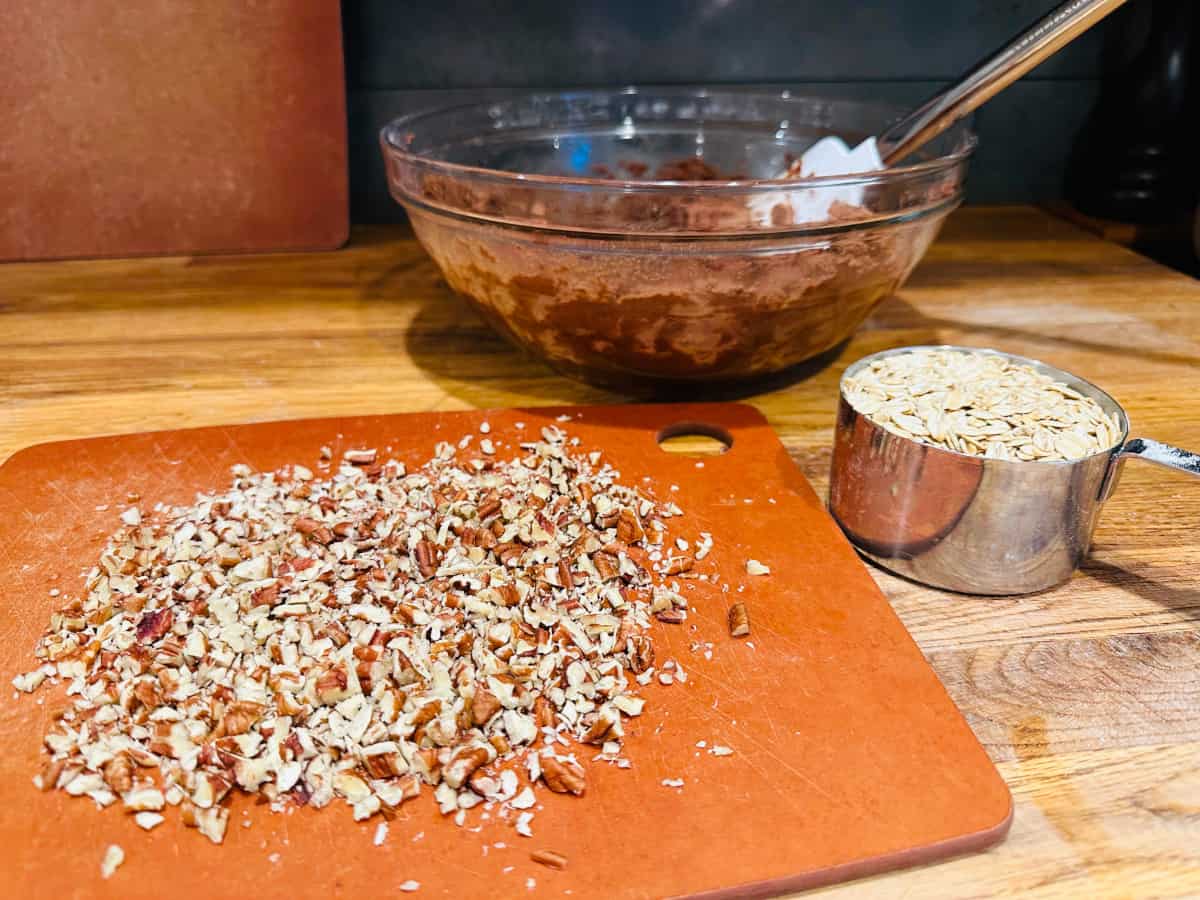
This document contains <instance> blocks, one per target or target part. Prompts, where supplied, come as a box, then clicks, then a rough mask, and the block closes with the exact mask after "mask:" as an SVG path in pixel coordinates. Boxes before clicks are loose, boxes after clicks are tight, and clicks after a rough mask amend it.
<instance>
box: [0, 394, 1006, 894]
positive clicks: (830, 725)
mask: <svg viewBox="0 0 1200 900" xmlns="http://www.w3.org/2000/svg"><path fill="white" fill-rule="evenodd" d="M560 415H570V416H572V421H571V422H570V423H568V424H566V425H564V426H563V427H565V428H567V429H568V431H569V432H570V433H571V434H574V435H577V436H578V437H579V438H580V439H581V449H583V450H591V449H599V450H602V451H603V452H604V454H605V456H606V458H607V459H608V460H609V461H610V462H612V463H613V464H614V465H615V466H616V467H617V468H618V469H619V470H620V472H621V474H622V479H623V480H624V481H625V482H626V483H637V484H638V485H639V486H641V487H643V488H645V489H647V490H649V491H651V492H652V493H654V494H655V495H656V496H658V497H660V498H668V497H669V498H673V499H674V500H675V501H676V502H677V503H678V504H679V505H680V506H681V507H682V508H683V509H684V512H685V517H684V518H680V519H672V520H671V523H670V524H671V525H672V528H673V530H674V531H676V532H677V533H683V534H684V535H685V536H688V537H689V538H693V539H694V538H695V537H696V536H697V535H698V533H699V532H701V531H707V532H711V533H712V535H713V537H714V538H715V541H716V545H715V547H714V548H713V551H712V554H711V555H710V556H709V557H708V559H706V560H704V561H703V562H702V563H699V564H698V568H697V571H700V572H704V571H716V572H719V573H720V575H721V577H722V579H723V580H724V581H726V582H728V583H729V584H730V585H731V588H730V593H729V594H723V593H722V592H721V590H720V588H719V587H717V586H715V585H712V584H709V583H707V582H698V583H697V582H692V583H693V584H697V587H696V588H695V589H694V590H691V589H687V588H685V593H686V595H687V596H688V597H689V599H690V600H691V601H692V607H693V611H692V613H691V616H690V618H689V619H688V621H687V623H686V624H684V625H661V624H657V623H656V624H655V626H654V627H655V634H654V639H655V642H656V644H657V648H658V660H659V661H660V662H661V661H663V660H666V659H667V658H674V659H676V660H678V661H679V663H680V664H681V665H682V666H683V667H684V669H685V670H686V672H687V674H688V679H687V682H686V684H682V685H681V684H674V685H671V686H669V687H664V686H661V685H659V684H653V685H651V686H650V687H647V688H646V689H645V691H644V693H645V695H646V696H647V698H648V701H649V702H648V703H647V708H646V712H645V713H644V715H643V716H641V717H640V718H639V719H633V720H630V721H629V727H628V736H627V739H626V749H625V755H626V756H627V757H628V758H629V759H630V760H631V761H632V764H633V765H632V768H629V769H625V770H621V769H618V768H616V767H615V766H611V765H606V764H603V763H593V764H590V765H589V768H588V779H589V781H588V790H587V795H586V796H585V797H583V798H575V797H569V796H562V795H557V794H550V793H549V792H546V791H540V790H539V791H538V795H539V802H540V804H541V808H539V809H537V810H536V816H535V818H534V820H533V823H532V830H533V837H532V838H526V837H520V836H518V835H517V834H516V833H515V831H514V830H513V829H512V827H511V825H508V824H502V823H499V822H498V821H497V820H496V818H495V817H494V816H493V818H492V819H490V820H489V821H486V822H484V821H482V820H481V808H477V809H475V810H472V811H471V812H470V813H469V814H468V819H467V821H466V823H465V827H457V826H455V824H454V823H453V822H452V821H451V820H450V819H443V818H442V817H441V816H440V815H439V814H438V813H437V811H436V809H435V808H434V804H433V801H432V797H431V796H430V792H429V791H426V792H425V794H424V795H423V796H422V797H421V799H420V800H418V801H414V802H411V803H409V804H406V805H405V806H403V807H401V809H400V810H399V813H398V815H397V817H396V819H395V820H394V821H392V823H391V825H390V828H389V831H388V834H387V837H386V840H385V841H384V842H383V844H382V845H381V846H375V845H374V844H373V841H372V838H373V836H374V834H375V830H376V823H377V821H378V819H376V820H373V821H371V822H367V823H361V824H360V823H355V822H354V821H353V820H352V818H351V813H350V810H349V808H348V807H346V806H345V805H344V804H343V803H341V802H340V801H335V803H334V804H332V805H331V806H329V807H327V808H326V809H324V810H320V811H314V810H310V809H302V810H297V811H294V812H292V813H289V814H281V815H275V814H272V813H271V812H269V810H268V809H267V808H266V807H263V806H256V805H255V804H254V803H253V802H250V801H249V800H248V799H247V798H245V797H239V798H238V799H237V801H236V803H235V806H234V811H233V816H232V818H231V822H230V827H229V832H228V834H227V836H226V839H225V843H224V845H222V846H219V847H218V846H215V845H213V844H210V843H209V842H208V841H207V840H205V839H204V838H203V837H201V836H200V835H199V834H198V833H197V832H196V831H194V830H190V829H185V828H184V827H183V826H182V825H181V824H180V823H179V821H178V814H177V813H176V812H169V814H168V818H167V821H166V822H165V823H164V824H162V825H160V826H159V827H158V828H157V829H155V830H154V831H152V832H150V833H145V832H142V831H141V830H140V829H138V828H137V827H136V826H135V825H134V823H133V822H132V821H131V820H130V818H129V817H128V816H126V815H124V814H123V813H122V812H121V811H120V810H119V809H118V808H109V809H107V810H98V809H97V808H96V807H95V805H94V804H93V803H92V802H91V801H89V800H86V799H75V798H70V797H67V796H66V795H65V794H63V793H61V792H51V793H45V794H43V793H39V792H38V791H36V790H35V788H34V787H33V785H32V784H31V781H30V778H31V776H32V774H33V773H34V772H35V771H37V769H38V768H39V744H40V736H41V735H42V733H43V731H44V729H45V727H46V725H47V724H48V722H49V721H50V713H51V708H52V707H53V706H54V705H55V704H56V703H57V702H59V701H58V699H57V697H55V696H53V694H51V695H50V696H49V697H48V699H46V701H45V703H44V704H39V703H38V701H37V699H36V698H38V697H42V696H45V695H46V692H45V690H43V691H42V692H39V693H38V694H35V695H33V696H27V695H22V696H21V697H20V698H18V699H14V700H13V701H12V702H9V703H7V704H5V705H4V708H3V714H2V718H0V797H3V802H0V859H2V860H3V870H2V871H0V877H2V878H3V881H4V884H5V885H6V886H7V887H6V891H7V893H8V895H9V896H12V897H22V898H43V897H44V898H63V897H112V898H122V900H135V898H161V897H167V896H170V897H173V898H177V900H190V898H196V900H201V898H204V900H211V898H224V897H241V896H251V895H253V896H255V897H260V898H280V900H283V898H287V900H298V898H307V897H313V898H328V897H355V898H363V897H378V896H398V895H399V894H398V888H399V885H400V884H401V883H403V882H405V881H408V880H410V879H411V880H415V881H417V882H419V883H420V885H421V887H420V889H419V891H417V892H416V893H415V894H413V895H412V896H416V897H442V898H456V900H457V898H471V897H489V898H494V897H498V896H500V897H506V896H522V897H524V896H532V897H563V896H567V895H569V896H571V897H573V898H584V897H589V898H617V897H661V896H680V895H683V896H702V897H761V896H768V895H771V894H776V893H780V892H785V891H788V890H795V889H801V888H806V887H811V886H814V885H817V884H824V883H828V882H832V881H838V880H842V879H847V878H853V877H856V876H861V875H865V874H868V873H873V872H879V871H883V870H886V869H889V868H895V867H899V866H907V865H912V864H915V863H923V862H929V861H932V860H937V859H941V858H944V857H948V856H951V855H954V854H958V853H963V852H966V851H971V850H978V849H981V848H983V847H986V846H989V845H991V844H993V843H995V842H997V841H999V840H1000V839H1001V838H1002V837H1003V836H1004V834H1005V832H1006V831H1007V829H1008V825H1009V821H1010V818H1011V810H1012V800H1011V797H1010V795H1009V792H1008V789H1007V788H1006V787H1005V785H1004V782H1003V781H1002V780H1001V779H1000V776H999V775H998V773H997V772H996V769H995V768H994V766H993V765H992V763H991V762H990V760H989V759H988V757H987V755H986V754H985V753H984V751H983V749H982V748H981V747H980V745H979V743H978V742H977V740H976V739H975V737H974V735H973V734H972V733H971V730H970V728H968V726H967V724H966V722H965V721H964V720H963V718H962V716H961V715H960V714H959V712H958V710H957V709H956V708H955V707H954V704H953V703H952V702H951V700H950V698H949V697H948V696H947V694H946V692H945V690H944V689H943V688H942V686H941V684H940V683H939V682H938V679H937V677H936V676H935V675H934V673H933V671H932V670H931V669H930V668H929V666H928V665H927V664H926V662H925V659H924V657H923V656H922V655H921V651H920V650H919V649H918V648H917V646H916V644H914V643H913V641H912V639H911V638H910V637H909V635H908V633H907V632H906V631H905V629H904V627H903V625H902V624H901V623H900V621H899V620H898V619H897V618H896V616H895V614H894V613H893V612H892V610H891V607H890V606H889V605H888V603H887V601H886V600H885V599H884V597H883V596H882V594H881V593H880V592H879V590H878V588H877V587H876V586H875V584H874V582H873V581H872V579H871V577H870V575H869V574H868V572H867V571H866V570H865V568H864V566H863V563H862V562H861V561H860V560H859V559H858V557H857V556H856V555H855V553H854V551H853V550H852V549H851V547H850V545H849V544H848V543H847V542H846V540H845V539H844V538H843V537H842V535H841V533H840V532H839V531H838V529H837V527H836V526H835V525H834V523H833V521H832V520H831V519H830V518H829V516H828V515H827V513H826V511H825V509H824V507H823V505H822V503H821V502H820V501H819V500H818V498H817V497H816V495H815V494H814V493H813V491H812V488H811V487H809V485H808V483H807V481H805V479H804V477H803V476H802V475H801V474H800V472H799V471H798V470H797V469H796V467H795V466H794V465H793V463H792V461H791V460H790V459H789V457H788V455H787V452H786V451H785V450H784V448H783V447H782V446H781V445H780V443H779V441H778V439H777V438H776V436H775V434H774V433H773V432H772V430H771V428H770V427H769V426H768V425H767V423H766V422H765V421H764V419H763V418H762V416H761V415H760V414H759V413H758V412H756V411H755V410H754V409H752V408H750V407H747V406H740V405H723V404H709V405H682V406H624V407H595V408H586V407H584V408H551V409H537V410H532V409H530V410H520V411H512V410H509V411H492V412H459V413H427V414H419V415H406V416H378V417H364V418H345V419H324V420H306V421H298V422H274V423H267V424H260V425H239V426H231V427H224V428H204V429H197V430H187V431H168V432H159V433H152V434H135V435H127V436H121V437H105V438H96V439H93V440H84V441H72V442H67V443H59V444H45V445H41V446H36V447H32V448H29V449H27V450H24V451H22V452H20V453H18V454H17V455H16V456H14V457H12V458H11V459H10V460H9V461H8V462H7V463H6V464H5V465H4V466H3V467H2V468H0V509H3V511H4V515H3V516H0V575H2V577H3V581H2V582H0V583H2V584H3V585H4V594H5V597H4V603H3V612H2V614H0V615H2V618H0V677H2V678H3V679H4V682H5V684H7V683H8V681H9V679H11V678H12V677H13V676H14V675H16V674H17V673H18V672H21V671H26V670H28V669H31V668H33V667H34V665H33V663H34V660H33V657H32V650H33V647H34V644H35V642H36V640H37V637H38V635H39V634H40V632H41V630H42V628H43V626H44V625H45V623H46V620H47V617H48V615H49V613H50V611H51V609H52V608H53V607H54V606H55V603H56V601H55V600H54V599H53V598H51V597H50V596H49V591H50V590H51V589H52V588H53V587H56V586H57V587H58V588H60V589H63V590H66V589H70V590H76V589H77V588H78V586H79V582H80V572H81V570H83V569H84V568H86V567H88V566H90V565H91V564H92V562H93V560H94V559H95V557H96V555H97V552H98V550H99V549H100V548H101V546H102V544H103V542H104V539H105V537H106V535H107V534H108V533H110V532H111V531H113V530H115V528H116V527H117V515H118V512H119V511H120V509H122V508H123V507H124V505H125V503H124V502H123V501H124V498H125V497H126V495H127V493H129V492H131V491H132V492H135V493H137V494H140V495H141V503H142V505H143V507H144V508H145V507H146V506H151V505H153V504H154V503H156V502H158V501H163V502H167V503H184V502H189V501H190V500H191V498H192V496H193V493H194V492H196V491H200V490H211V489H216V488H224V487H225V486H226V485H227V484H228V480H229V467H230V466H231V465H233V464H234V463H239V462H245V463H249V464H250V465H251V466H254V467H258V468H264V469H266V468H275V467H278V466H281V465H283V464H285V463H288V462H300V463H305V464H307V465H310V466H311V465H314V464H315V463H316V461H317V459H318V454H319V449H320V447H321V445H323V444H327V445H329V446H331V447H332V448H333V449H334V451H335V452H337V451H339V450H340V449H341V448H348V447H361V446H369V447H377V448H379V449H381V450H385V449H386V448H390V450H387V452H388V453H389V454H390V455H393V456H395V457H396V458H399V459H402V460H404V461H405V462H407V463H409V464H419V463H421V462H423V461H424V460H426V459H428V458H429V457H430V456H431V455H432V451H433V445H434V443H435V442H437V441H439V440H442V439H449V440H452V441H454V440H457V439H458V438H459V437H461V436H462V435H464V434H468V433H472V432H474V431H476V429H477V428H478V426H479V424H480V423H481V422H483V421H485V420H486V421H488V422H489V423H490V424H491V426H492V431H491V437H492V438H493V439H494V440H496V441H497V442H504V443H505V444H506V446H504V447H502V448H501V450H500V451H499V452H501V453H506V452H509V451H510V449H511V447H512V445H513V444H515V443H516V442H518V441H519V440H521V439H522V438H523V437H525V436H528V435H530V434H535V435H536V434H537V433H538V431H539V430H540V428H541V427H542V426H544V425H547V424H550V423H554V422H555V420H556V417H558V416H560ZM518 422H523V423H525V428H524V430H518V428H517V426H516V423H518ZM680 423H685V424H686V423H692V424H695V423H700V424H703V425H705V426H708V427H709V428H711V429H718V430H720V431H723V432H725V433H727V434H728V436H729V437H730V438H731V439H732V446H731V448H730V449H729V451H728V452H726V453H725V454H723V455H720V456H715V457H706V458H704V459H703V460H698V459H695V458H692V457H687V456H681V455H678V454H671V453H666V452H664V451H663V450H662V449H661V448H660V447H659V445H658V443H657V437H658V435H659V434H660V433H661V432H662V430H663V429H670V428H672V427H673V426H677V425H679V424H680ZM701 463H702V464H701ZM645 479H649V480H648V481H646V480H645ZM105 504H108V505H109V508H108V509H107V510H99V509H97V507H98V506H102V505H105ZM748 558H754V559H758V560H760V561H761V562H763V563H765V564H767V565H768V566H770V568H771V574H770V575H769V576H759V577H750V576H748V575H747V574H746V571H745V562H746V560H747V559H748ZM706 567H709V568H706ZM734 598H736V599H738V600H742V601H743V602H745V603H746V605H747V607H748V608H749V610H750V616H751V620H752V627H753V632H752V634H751V636H750V638H749V639H748V640H744V639H743V640H734V639H732V638H730V637H729V635H728V631H727V627H726V611H727V609H728V607H729V605H730V603H731V602H732V600H733V599H734ZM706 642H711V643H712V645H713V649H712V658H711V660H706V659H705V658H704V656H703V654H702V652H695V651H694V650H693V649H692V646H693V645H695V644H698V643H699V644H703V643H706ZM57 690H61V686H60V687H59V688H58V689H57ZM699 741H704V742H705V743H706V745H707V747H706V748H700V747H698V746H697V743H698V742H699ZM714 744H720V745H723V746H727V747H730V748H732V750H733V751H734V752H733V753H732V755H728V756H714V755H711V754H710V753H708V752H707V748H710V747H711V746H712V745H714ZM585 758H590V756H585ZM674 779H682V780H683V786H682V787H669V786H664V784H663V781H664V780H674ZM243 821H245V822H249V823H250V825H249V826H248V827H242V826H241V823H242V822H243ZM110 843H116V844H120V845H121V846H122V847H123V848H124V850H125V853H126V857H127V859H126V862H125V864H124V865H123V866H122V867H121V868H120V869H119V870H118V871H117V873H116V874H115V875H114V876H113V878H112V879H111V880H109V881H102V880H101V879H100V876H99V866H100V860H101V857H102V855H103V852H104V848H105V847H106V846H107V845H108V844H110ZM498 844H502V845H504V846H498ZM485 847H486V848H487V849H486V851H485V849H484V848H485ZM538 849H546V850H554V851H557V852H559V853H562V854H564V855H566V856H567V857H568V859H569V863H568V865H567V867H566V869H565V870H563V871H553V870H550V869H546V868H544V867H542V866H539V865H537V864H535V863H533V862H532V861H531V860H530V858H529V855H530V853H531V852H532V851H534V850H538ZM529 879H532V881H529ZM403 896H408V895H403Z"/></svg>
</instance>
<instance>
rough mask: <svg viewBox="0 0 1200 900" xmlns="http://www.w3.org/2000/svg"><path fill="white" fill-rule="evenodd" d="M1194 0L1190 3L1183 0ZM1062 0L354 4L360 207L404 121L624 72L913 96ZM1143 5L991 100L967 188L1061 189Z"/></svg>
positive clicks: (357, 213)
mask: <svg viewBox="0 0 1200 900" xmlns="http://www.w3.org/2000/svg"><path fill="white" fill-rule="evenodd" d="M1185 2H1191V0H1185ZM1057 5H1058V0H842V2H830V0H697V2H683V0H641V2H637V0H612V2H608V3H581V2H571V0H560V2H555V0H528V2H524V3H520V2H518V3H485V2H481V0H469V2H437V0H407V2H389V0H358V2H355V0H346V2H344V4H343V17H344V25H343V27H344V30H345V45H346V80H347V89H348V91H349V116H350V154H351V158H350V173H351V198H352V200H351V202H352V206H351V211H352V217H353V219H354V220H355V221H359V222H382V221H396V220H398V219H400V218H401V213H400V210H399V207H398V206H396V204H395V203H394V202H393V201H392V200H391V199H390V198H389V197H388V195H387V188H386V185H385V182H384V176H383V167H382V163H381V162H380V157H379V149H378V145H377V142H376V141H377V137H376V136H377V134H378V132H379V129H380V127H382V125H383V124H384V123H386V122H387V121H388V120H389V119H391V118H393V117H394V116H397V115H400V114H402V113H405V112H411V111H414V110H417V109H421V108H426V107H431V106H438V105H441V104H444V103H461V102H469V101H471V100H474V99H483V98H485V97H490V96H494V95H496V94H500V93H505V92H509V91H514V90H522V89H536V88H550V87H585V86H595V85H620V84H672V83H674V84H680V83H701V82H702V83H711V84H715V83H726V84H772V85H780V86H784V85H786V86H788V87H791V88H793V89H795V90H797V91H798V92H806V93H817V94H826V95H849V96H854V97H862V98H872V99H876V100H884V101H889V102H895V103H904V104H911V105H915V104H917V103H919V102H920V101H922V100H924V99H925V98H927V97H928V96H929V95H930V94H932V93H933V92H934V91H935V90H937V89H938V88H940V87H941V86H943V85H945V84H947V83H948V82H950V81H953V80H954V79H955V78H957V77H958V76H959V75H961V74H962V73H963V72H964V71H966V70H967V69H968V68H970V67H971V66H972V65H974V64H975V63H976V62H977V61H979V60H980V59H981V58H982V57H983V56H985V55H986V54H989V53H991V52H992V51H993V50H995V49H997V48H999V47H1000V46H1001V45H1002V44H1003V43H1005V42H1006V41H1007V40H1008V39H1009V38H1011V37H1013V36H1014V35H1015V34H1016V33H1017V32H1018V31H1020V30H1021V29H1022V28H1024V27H1025V26H1027V25H1029V24H1031V23H1032V22H1033V21H1034V20H1036V19H1037V18H1039V17H1040V16H1042V15H1044V14H1045V13H1047V12H1048V11H1049V10H1051V9H1052V8H1054V7H1055V6H1057ZM1147 13H1148V9H1147V4H1145V3H1140V2H1137V0H1135V2H1132V3H1130V4H1129V5H1128V6H1126V7H1125V8H1124V9H1121V10H1118V11H1117V12H1116V13H1114V14H1113V16H1111V17H1109V19H1107V20H1106V21H1104V22H1102V23H1100V25H1099V26H1097V27H1096V28H1094V29H1093V30H1092V31H1091V32H1089V33H1088V34H1085V35H1084V36H1083V37H1081V38H1079V39H1078V40H1077V41H1076V42H1075V43H1073V44H1072V45H1071V46H1069V47H1067V48H1066V49H1064V50H1063V51H1061V52H1060V53H1059V54H1058V55H1057V56H1056V57H1054V58H1053V59H1051V60H1049V61H1047V62H1046V63H1045V64H1044V65H1042V66H1041V67H1039V68H1037V69H1035V70H1034V71H1033V72H1031V73H1030V74H1029V75H1027V76H1026V77H1025V78H1024V79H1022V80H1021V81H1020V82H1018V83H1017V84H1014V85H1013V86H1012V87H1010V88H1008V89H1007V90H1006V91H1005V92H1003V93H1002V94H1000V95H999V96H997V97H996V98H994V99H993V100H991V101H990V102H989V103H988V104H987V105H986V106H985V107H984V108H982V109H981V110H980V111H979V112H978V113H976V116H975V126H976V129H977V130H978V132H979V135H980V147H979V151H978V153H977V154H976V157H975V161H974V163H973V165H972V169H971V176H970V181H969V192H968V199H969V201H970V202H975V203H981V202H982V203H1017V202H1029V201H1051V200H1056V199H1058V198H1060V197H1061V196H1062V192H1063V173H1064V170H1065V166H1066V159H1067V156H1068V154H1069V152H1070V148H1071V144H1072V141H1073V140H1074V138H1075V136H1076V135H1077V133H1078V131H1079V129H1080V127H1081V126H1082V125H1083V122H1084V119H1085V117H1086V116H1087V114H1088V112H1089V111H1090V110H1091V108H1092V106H1093V104H1094V103H1095V100H1096V97H1097V95H1098V92H1099V86H1100V79H1101V76H1102V74H1103V73H1104V72H1106V71H1112V70H1113V69H1115V68H1117V67H1119V66H1120V65H1121V63H1122V62H1123V61H1124V60H1123V54H1124V53H1127V52H1128V51H1126V50H1124V49H1123V48H1124V47H1126V46H1130V45H1133V46H1136V44H1137V41H1136V40H1118V38H1122V37H1124V38H1128V37H1129V36H1130V35H1131V34H1133V35H1134V37H1136V32H1138V31H1139V30H1140V31H1143V32H1144V30H1145V28H1146V24H1147V18H1148V16H1147Z"/></svg>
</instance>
